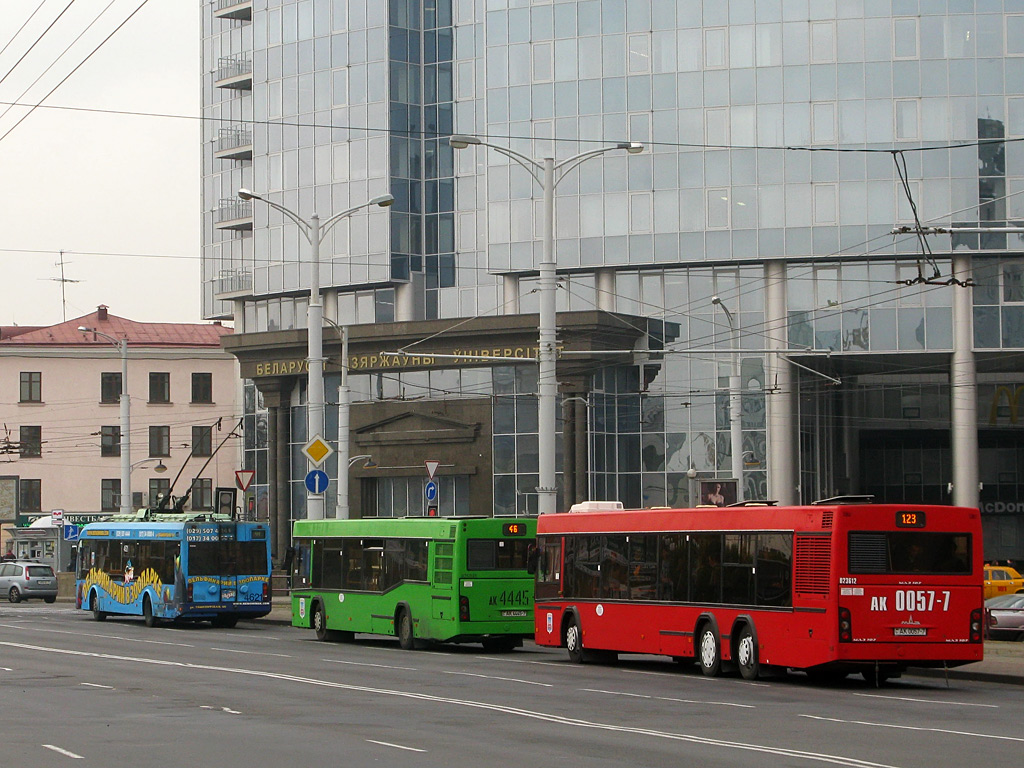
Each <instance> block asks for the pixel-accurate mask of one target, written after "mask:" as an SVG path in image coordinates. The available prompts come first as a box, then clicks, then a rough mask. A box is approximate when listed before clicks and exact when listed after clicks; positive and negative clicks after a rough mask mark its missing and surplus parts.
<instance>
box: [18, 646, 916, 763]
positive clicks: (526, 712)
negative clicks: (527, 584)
mask: <svg viewBox="0 0 1024 768" xmlns="http://www.w3.org/2000/svg"><path fill="white" fill-rule="evenodd" d="M0 647H6V648H18V649H20V650H24V651H37V652H39V653H41V654H44V655H45V656H46V657H48V658H50V659H52V658H53V657H54V655H56V654H61V655H64V656H77V657H79V658H91V659H102V660H105V661H115V662H127V663H130V664H148V665H152V666H161V667H173V668H177V669H188V670H192V671H195V672H220V673H223V674H227V675H242V676H247V677H258V678H262V679H264V680H280V681H282V682H286V683H291V684H296V683H298V684H302V685H313V686H319V687H322V688H331V689H334V690H341V691H356V692H359V693H368V694H372V695H376V696H391V697H395V698H401V699H407V700H409V701H422V702H426V703H428V704H431V705H437V704H448V705H451V706H454V707H468V708H472V709H479V710H485V711H488V712H496V713H499V714H504V715H509V716H511V717H519V718H522V719H524V720H534V721H540V722H546V723H552V724H554V725H558V726H563V727H565V726H568V727H573V728H584V729H589V730H601V731H609V732H613V733H628V734H633V735H637V736H647V737H650V738H654V739H666V740H670V741H678V742H685V743H689V744H701V745H704V746H707V747H717V748H720V749H735V750H740V751H744V752H759V753H763V754H768V755H778V756H781V757H789V758H796V759H801V760H810V761H816V762H820V763H827V764H830V765H841V766H848V768H898V767H897V766H894V765H891V764H887V763H874V762H871V761H868V760H860V759H858V758H855V757H847V756H846V755H839V754H831V753H828V752H809V751H806V750H801V749H790V748H788V747H774V746H769V745H764V744H752V743H749V742H742V741H727V740H725V739H715V738H711V737H708V736H699V735H697V734H690V733H674V732H671V731H658V730H654V729H653V728H640V727H636V726H627V725H616V724H614V723H601V722H595V721H591V720H583V719H581V718H575V717H568V716H565V715H556V714H551V713H547V712H539V711H537V710H533V709H522V708H519V707H510V706H506V705H503V704H491V703H488V702H483V701H473V700H472V699H456V698H452V697H448V696H438V695H436V694H428V693H418V692H416V691H402V690H396V689H389V688H373V687H371V686H367V685H352V684H350V683H339V682H335V681H333V680H324V679H320V678H315V677H302V676H300V675H287V674H282V673H280V672H268V671H265V670H260V669H242V668H235V667H220V666H214V665H212V664H195V663H192V662H184V661H170V660H167V659H148V658H144V657H137V656H122V655H118V654H113V653H97V652H94V651H78V650H72V649H68V648H50V647H47V646H41V645H29V644H28V643H12V642H9V641H0Z"/></svg>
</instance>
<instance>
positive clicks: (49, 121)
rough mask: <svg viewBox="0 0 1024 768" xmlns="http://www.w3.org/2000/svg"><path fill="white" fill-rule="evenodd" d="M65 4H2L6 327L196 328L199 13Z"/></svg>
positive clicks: (195, 3)
mask: <svg viewBox="0 0 1024 768" xmlns="http://www.w3.org/2000/svg"><path fill="white" fill-rule="evenodd" d="M70 2H71V0H0V102H3V103H0V282H2V284H3V286H4V291H3V294H2V295H3V298H2V300H0V325H5V326H6V325H52V324H54V323H60V322H62V321H63V320H64V319H65V318H66V319H69V320H70V319H72V318H75V317H79V316H81V315H84V314H88V313H89V312H92V311H94V310H95V309H96V307H97V306H98V305H100V304H106V305H108V306H109V307H110V312H111V314H114V315H118V316H121V317H126V318H129V319H131V320H135V321H139V322H202V317H201V315H200V312H201V310H200V298H199V297H200V281H199V277H200V271H199V269H200V267H199V253H200V234H201V233H200V208H201V200H200V184H201V167H200V141H201V136H200V124H199V121H198V119H196V118H197V117H198V116H199V115H200V111H201V110H200V101H201V93H200V72H199V70H200V5H201V4H200V2H199V0H80V1H79V2H74V3H73V4H71V5H70V8H69V9H68V10H67V12H65V13H64V14H63V16H61V13H62V12H63V11H64V9H65V7H67V6H68V5H69V3H70ZM140 6H141V8H140ZM137 8H140V10H138V12H136V13H135V15H134V16H132V17H131V19H130V20H128V21H127V23H125V24H124V26H122V27H121V28H120V29H119V30H118V31H117V32H115V33H114V34H113V36H112V37H110V39H109V40H107V41H106V42H105V43H103V44H102V45H100V43H101V42H102V41H103V40H104V39H105V38H106V37H107V36H108V35H110V33H111V32H113V31H114V30H115V29H116V28H117V27H118V26H119V25H120V24H121V23H122V22H124V21H125V19H127V18H128V17H129V16H131V14H132V13H133V11H135V10H136V9H137ZM58 17H60V18H59V20H57V21H56V23H54V24H53V26H52V28H51V29H50V30H49V31H47V32H46V33H45V35H44V34H43V33H44V31H45V30H46V29H47V27H48V26H50V25H51V23H53V22H54V20H55V19H58ZM26 21H28V23H27V25H26V26H25V27H24V28H23V29H22V25H23V24H25V23H26ZM93 22H95V23H93ZM90 23H93V25H92V27H89V25H90ZM87 27H89V29H88V31H86V28H87ZM19 30H20V31H19ZM83 32H84V34H83ZM79 35H81V37H80V38H79ZM76 38H79V39H78V40H77V42H76V41H75V40H76ZM98 46H99V47H98ZM94 50H95V53H93V51H94ZM90 53H92V55H91V56H89V54H90ZM62 54H63V55H62ZM23 57H24V58H23ZM86 57H89V58H88V60H86ZM83 61H85V63H84V64H83V63H82V62H83ZM54 62H56V63H54ZM51 65H52V68H51V69H50V70H49V71H48V72H47V71H46V70H47V67H50V66H51ZM79 65H81V66H80V68H79V69H77V71H74V73H73V74H70V77H68V75H69V73H72V70H75V67H77V66H79ZM65 77H67V80H66V81H65V82H63V84H60V85H59V87H57V88H56V90H54V91H53V93H52V94H50V91H51V90H52V89H54V87H55V86H58V84H59V83H61V81H62V80H64V78H65ZM47 94H50V95H47ZM11 102H18V103H24V104H28V105H30V106H31V105H34V104H40V103H41V104H42V106H40V107H39V108H37V109H35V110H34V111H31V112H30V110H29V108H28V107H19V106H14V107H11V106H8V104H9V103H11ZM57 107H60V108H59V109H58V108H57ZM69 108H72V109H69ZM95 110H105V111H106V112H103V111H95ZM111 112H122V113H123V112H135V113H151V114H160V115H176V116H181V118H185V119H175V118H170V117H153V116H145V115H129V114H111ZM26 115H27V117H26ZM23 117H24V120H23V121H22V122H20V124H19V123H18V121H19V120H22V118H23ZM61 251H64V255H63V261H64V278H65V279H66V280H68V281H70V280H76V281H78V282H64V283H61V282H59V279H60V277H61V268H60V261H61V259H62V257H61ZM62 289H63V298H62Z"/></svg>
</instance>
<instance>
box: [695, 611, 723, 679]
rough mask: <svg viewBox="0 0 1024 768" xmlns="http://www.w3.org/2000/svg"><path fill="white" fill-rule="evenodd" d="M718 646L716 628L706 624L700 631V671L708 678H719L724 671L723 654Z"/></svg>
mask: <svg viewBox="0 0 1024 768" xmlns="http://www.w3.org/2000/svg"><path fill="white" fill-rule="evenodd" d="M718 646H719V642H718V634H717V633H716V632H715V629H714V627H712V626H711V624H710V623H709V624H705V625H704V628H703V629H701V631H700V671H701V672H703V673H704V674H705V675H707V676H708V677H718V675H719V673H720V672H721V671H722V653H721V651H720V650H719V647H718Z"/></svg>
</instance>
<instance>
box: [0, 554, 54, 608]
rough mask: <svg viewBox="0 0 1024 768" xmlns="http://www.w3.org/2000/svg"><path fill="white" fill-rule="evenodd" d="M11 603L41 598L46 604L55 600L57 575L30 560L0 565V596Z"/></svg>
mask: <svg viewBox="0 0 1024 768" xmlns="http://www.w3.org/2000/svg"><path fill="white" fill-rule="evenodd" d="M3 595H7V599H8V600H10V601H11V602H12V603H20V602H21V601H22V600H28V599H29V598H31V597H41V598H43V600H45V601H46V602H48V603H52V602H53V601H54V600H56V599H57V575H56V574H55V573H54V572H53V568H51V567H50V566H48V565H42V564H41V563H36V562H33V561H31V560H16V561H14V562H7V563H0V596H3Z"/></svg>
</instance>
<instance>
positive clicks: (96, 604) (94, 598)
mask: <svg viewBox="0 0 1024 768" xmlns="http://www.w3.org/2000/svg"><path fill="white" fill-rule="evenodd" d="M89 610H91V611H92V618H93V620H94V621H106V620H107V614H106V612H105V611H101V610H100V596H99V595H97V594H96V593H95V592H92V593H91V594H90V595H89Z"/></svg>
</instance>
